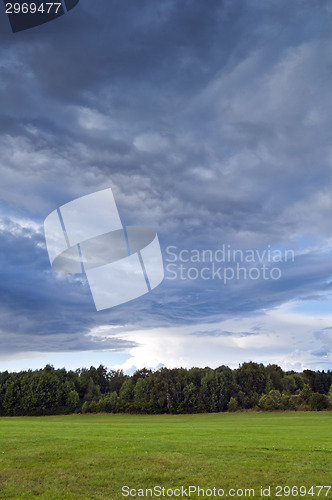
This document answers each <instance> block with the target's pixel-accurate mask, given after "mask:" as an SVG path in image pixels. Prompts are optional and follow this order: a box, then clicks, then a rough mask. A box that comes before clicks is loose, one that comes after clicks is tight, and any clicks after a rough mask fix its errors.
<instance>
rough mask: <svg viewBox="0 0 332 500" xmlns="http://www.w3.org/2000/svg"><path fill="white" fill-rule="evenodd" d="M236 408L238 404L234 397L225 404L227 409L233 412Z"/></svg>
mask: <svg viewBox="0 0 332 500" xmlns="http://www.w3.org/2000/svg"><path fill="white" fill-rule="evenodd" d="M238 409H239V405H238V403H237V401H236V399H235V398H231V399H230V401H229V403H228V405H227V410H228V411H231V412H234V411H237V410H238Z"/></svg>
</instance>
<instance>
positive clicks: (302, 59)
mask: <svg viewBox="0 0 332 500" xmlns="http://www.w3.org/2000/svg"><path fill="white" fill-rule="evenodd" d="M0 14H2V13H1V12H0ZM331 15H332V10H331V7H330V5H329V2H328V1H327V0H326V1H324V0H323V1H322V0H319V1H318V0H317V1H312V0H294V1H293V2H291V3H290V2H286V0H281V1H280V0H278V1H274V0H273V1H271V2H256V1H253V2H247V3H243V2H241V1H239V0H232V1H230V0H223V1H221V0H211V1H209V8H207V7H206V5H205V4H204V3H202V2H200V1H198V0H197V1H196V0H185V1H182V2H179V1H177V0H167V1H164V2H153V1H152V0H142V1H140V2H139V4H138V3H137V2H134V1H131V0H129V1H128V2H126V3H125V4H124V3H123V2H122V3H121V2H118V1H115V0H114V1H113V0H101V1H100V2H98V6H96V5H95V4H94V3H91V2H88V1H85V0H81V1H80V3H79V5H78V6H77V7H76V8H75V9H73V10H72V11H71V12H70V13H68V14H67V15H66V16H63V17H61V18H60V19H57V20H55V21H53V22H50V23H47V24H45V25H44V26H41V27H39V28H36V29H33V30H29V31H26V32H21V33H17V34H15V35H13V34H10V33H9V32H8V29H7V28H8V25H7V24H6V23H7V19H6V17H5V16H4V15H1V16H0V29H1V36H0V61H1V62H0V102H1V110H0V174H1V182H0V199H1V200H0V207H1V214H2V215H1V222H0V239H1V242H0V262H1V267H0V272H1V280H0V295H1V304H0V325H1V327H0V339H1V340H0V344H1V345H0V353H1V356H2V358H3V359H4V358H5V356H6V354H8V355H9V354H11V355H12V354H13V353H15V352H17V353H21V354H20V355H22V353H23V354H24V353H28V352H30V351H34V352H36V351H39V352H45V353H46V352H49V353H51V352H61V351H73V352H74V351H89V350H91V351H92V350H98V349H100V350H110V351H112V350H123V351H125V352H128V353H129V349H133V350H134V351H135V349H143V351H144V345H145V346H146V345H149V346H152V345H155V344H154V343H153V342H152V341H151V340H149V339H151V336H150V334H149V333H146V334H144V335H143V334H142V333H140V332H157V331H160V329H162V330H161V331H162V332H163V334H160V335H159V336H158V335H157V334H156V335H157V337H158V339H159V340H158V342H160V346H159V347H158V348H157V347H155V351H154V353H153V354H152V353H151V352H150V351H151V349H152V347H151V348H150V347H146V349H147V350H146V351H144V352H145V355H144V356H145V358H144V361H145V363H146V364H149V359H153V360H154V361H153V362H152V361H151V362H150V366H157V365H158V363H166V364H167V359H164V356H162V355H161V354H158V353H159V352H161V351H162V348H163V346H164V347H165V345H167V344H168V342H170V339H171V338H172V339H173V340H172V342H171V345H172V350H173V352H174V359H175V360H176V362H177V363H182V361H181V360H183V363H185V364H186V365H190V364H199V356H198V357H197V355H196V354H195V353H198V352H200V350H201V347H200V346H198V345H197V347H195V349H196V350H195V349H191V350H190V349H189V348H188V346H189V345H191V342H192V338H195V339H197V338H200V339H201V342H204V345H205V351H206V357H205V358H204V364H209V359H210V362H211V364H213V363H215V362H216V361H215V356H214V350H215V344H214V342H215V340H213V341H212V340H211V338H212V337H213V338H218V339H220V338H222V339H223V340H222V342H223V343H224V344H223V345H225V346H228V347H229V348H232V349H233V351H232V356H231V359H232V360H233V361H232V362H242V361H244V360H245V359H248V358H249V357H256V358H257V359H258V358H259V359H264V360H265V361H266V362H268V361H269V360H270V361H271V362H273V361H275V360H276V359H278V360H280V362H282V361H283V360H286V358H287V359H291V358H292V357H294V356H295V355H296V356H299V357H300V358H301V360H300V361H299V363H300V364H301V362H303V364H308V363H309V364H311V363H316V361H312V360H313V359H316V358H312V356H311V355H310V356H306V355H305V353H308V352H309V351H308V350H309V349H310V347H309V346H310V343H311V342H316V341H318V340H319V342H320V347H317V349H316V350H312V352H314V351H315V353H316V354H313V356H316V357H317V355H318V354H317V353H321V356H322V359H323V360H324V363H325V362H327V363H328V362H331V361H332V358H331V354H330V351H329V348H328V346H329V338H330V337H329V335H330V333H329V332H330V330H329V328H330V326H331V323H330V317H329V315H328V314H324V317H323V322H321V319H322V318H321V316H320V310H321V309H320V308H321V305H322V304H323V305H325V304H328V303H329V300H330V294H331V280H330V276H331V275H332V259H331V229H330V227H331V224H330V220H331V212H332V202H331V196H330V193H331V187H332V174H331V173H332V169H331V161H332V145H331V140H330V130H331V125H332V124H331V122H332V109H331V106H332V104H331V99H330V89H331V79H332V78H331V61H330V53H331V48H332V39H331V33H330V26H331ZM107 187H111V188H112V189H113V192H114V195H115V198H116V202H117V205H118V208H119V212H120V215H121V218H122V221H123V222H124V224H126V225H131V224H133V225H135V224H136V225H137V224H144V225H147V226H151V227H153V228H155V229H156V230H157V231H158V235H159V237H160V242H161V246H162V249H163V253H164V258H165V264H166V265H167V263H168V262H167V258H168V254H167V250H166V249H167V247H169V246H175V247H176V248H177V252H178V253H179V252H180V250H181V249H188V250H192V249H198V250H202V249H212V250H213V251H215V250H218V249H220V248H221V247H222V245H223V244H225V245H230V246H231V247H232V248H236V249H243V250H245V249H259V250H260V251H264V249H267V248H272V249H291V250H293V251H294V254H295V259H294V262H288V263H281V264H280V265H278V267H279V268H280V270H281V273H282V275H281V277H280V279H278V280H271V279H270V280H264V279H262V277H260V278H259V279H257V280H255V279H239V280H236V279H235V280H231V281H230V282H228V283H227V285H225V284H224V283H223V282H222V281H221V280H219V279H214V280H212V279H209V280H204V279H202V278H199V279H197V280H192V279H180V278H179V277H178V276H177V279H170V273H169V272H166V279H165V281H164V282H163V284H162V285H161V286H160V287H158V289H156V290H155V291H153V292H152V293H151V294H148V295H146V296H144V297H141V298H140V299H138V300H137V301H135V302H131V303H128V304H125V305H123V306H119V307H117V308H114V309H112V310H109V311H105V312H103V313H96V312H95V311H94V307H93V303H92V301H91V297H90V295H89V293H90V292H89V289H88V287H87V284H86V281H85V279H84V276H59V275H57V274H55V273H53V272H52V270H51V268H50V265H49V262H48V259H47V253H46V248H45V242H44V237H43V232H42V223H43V220H44V219H45V218H46V216H47V215H48V214H49V213H50V212H51V211H52V210H54V209H55V208H57V207H58V206H60V205H62V204H64V203H67V202H69V201H71V200H72V199H74V198H76V197H79V196H83V195H85V194H88V193H92V192H94V191H97V190H99V189H104V188H107ZM177 264H181V263H179V262H177ZM257 264H259V263H257V262H256V263H254V267H256V265H257ZM267 264H269V263H267ZM270 264H271V263H270ZM186 266H187V267H188V266H189V267H190V266H191V267H192V263H189V264H187V263H186ZM194 267H195V268H197V269H201V268H202V267H204V266H203V265H202V264H199V265H196V264H195V265H194ZM249 267H250V266H249ZM252 267H253V265H252ZM173 269H174V268H173ZM299 303H300V304H302V305H303V308H305V304H307V305H308V307H309V308H310V314H311V316H310V317H312V318H313V321H312V323H311V321H310V328H309V330H308V331H307V333H306V334H305V339H304V338H302V337H301V333H300V330H301V329H300V328H298V325H302V320H303V317H304V316H301V315H303V314H304V312H303V310H302V311H301V313H297V314H296V315H295V316H294V321H293V320H292V321H287V322H286V324H284V323H283V322H282V321H277V320H276V319H275V316H273V318H274V319H275V321H274V324H273V322H272V321H271V322H269V329H271V332H272V333H271V336H270V337H269V338H270V343H269V342H268V341H267V342H265V341H264V342H263V338H262V337H259V336H258V337H257V338H258V339H260V340H259V342H261V350H263V354H261V353H260V354H258V352H257V351H255V350H250V349H249V347H248V349H246V348H241V349H240V348H239V347H238V348H235V347H234V346H236V345H237V344H236V342H235V340H234V339H236V338H237V334H238V332H237V331H236V330H235V329H234V325H233V323H232V322H233V321H235V319H237V320H239V321H242V322H243V331H248V332H251V328H255V324H256V323H257V321H255V320H253V319H252V318H253V317H254V316H255V315H256V316H257V318H261V317H262V315H263V316H264V315H266V314H267V315H268V317H272V316H271V314H272V312H273V311H280V310H281V309H280V308H282V307H286V305H287V304H299ZM287 307H288V306H287ZM294 307H295V306H294ZM296 307H297V306H296ZM315 320H316V321H317V325H315ZM225 321H226V322H227V321H228V322H231V324H232V325H233V327H232V328H233V329H232V328H230V329H228V328H223V327H221V326H220V325H223V322H225ZM246 322H247V325H248V326H247V327H246V326H245V325H246ZM197 325H205V327H204V328H205V330H204V328H203V329H202V328H201V327H198V326H197ZM206 325H210V327H207V326H206ZM111 327H117V328H120V329H121V332H122V333H121V334H119V335H115V333H114V332H116V331H118V330H117V328H115V329H114V328H111ZM100 328H102V330H100ZM104 328H106V333H105V330H104ZM107 328H110V332H112V334H108V333H107ZM285 328H287V335H288V336H286V337H285V338H284V337H283V335H284V329H285ZM187 329H189V330H187ZM166 331H167V332H168V334H166V333H165V332H166ZM210 331H218V332H221V334H220V335H219V334H218V337H216V336H213V335H210V333H209V332H210ZM225 331H227V332H228V333H227V335H226V334H224V333H222V332H225ZM94 332H98V333H97V334H96V333H94ZM101 332H103V333H101ZM125 332H127V334H128V337H126V335H125ZM135 332H136V333H135ZM195 332H200V333H199V334H196V335H195V336H194V337H192V336H191V333H195ZM317 332H318V333H317ZM274 335H281V336H282V338H283V341H284V342H285V344H287V338H289V336H291V335H294V336H295V337H296V339H297V341H296V347H294V345H295V344H294V345H293V344H290V345H287V346H286V347H284V348H283V351H285V353H286V354H285V355H284V354H282V355H281V354H280V352H279V350H278V349H277V348H276V347H275V344H274V342H273V341H272V340H271V339H272V337H273V336H274ZM251 338H254V337H250V339H251ZM317 339H318V340H317ZM301 342H303V344H302V348H301V347H300V346H301ZM182 343H183V345H185V346H186V349H189V351H190V352H191V354H188V355H187V358H186V360H184V356H183V354H181V352H182V347H181V345H182ZM195 345H196V344H195ZM243 345H245V344H243ZM160 349H161V350H160ZM223 349H224V348H223ZM223 349H221V351H220V364H221V363H226V364H227V359H228V354H227V352H228V351H227V348H226V347H225V349H224V350H223ZM143 351H142V352H143ZM189 351H188V352H189ZM194 351H195V352H194ZM300 351H301V353H302V354H301V355H300V354H296V353H297V352H300ZM135 352H136V351H135ZM165 352H166V350H165ZM218 352H219V351H218ZM310 352H311V351H310ZM209 356H210V357H209ZM324 356H325V357H324ZM326 356H327V358H326ZM111 359H112V358H111V355H110V364H111V362H112V361H111ZM326 360H327V361H326ZM286 362H287V363H288V361H287V360H286V361H285V363H286ZM128 363H129V364H130V362H129V361H128V362H127V364H128ZM133 363H134V364H135V363H136V361H133ZM140 363H141V362H140ZM174 363H175V361H174ZM136 364H137V363H136ZM126 366H127V365H126ZM127 367H129V366H127Z"/></svg>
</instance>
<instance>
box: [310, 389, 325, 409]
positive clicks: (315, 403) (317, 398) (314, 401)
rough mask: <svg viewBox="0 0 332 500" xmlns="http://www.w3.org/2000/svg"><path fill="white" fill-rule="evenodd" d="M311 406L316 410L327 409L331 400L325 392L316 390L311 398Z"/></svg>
mask: <svg viewBox="0 0 332 500" xmlns="http://www.w3.org/2000/svg"><path fill="white" fill-rule="evenodd" d="M309 403H310V408H311V409H312V410H314V411H321V410H326V409H327V408H328V407H329V400H328V397H327V396H325V394H320V393H319V392H314V393H313V394H312V396H311V397H310V400H309Z"/></svg>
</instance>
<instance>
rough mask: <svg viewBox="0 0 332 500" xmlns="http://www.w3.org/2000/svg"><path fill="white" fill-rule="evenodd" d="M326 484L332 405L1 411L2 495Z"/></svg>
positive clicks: (331, 463) (330, 471) (108, 494)
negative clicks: (259, 409)
mask: <svg viewBox="0 0 332 500" xmlns="http://www.w3.org/2000/svg"><path fill="white" fill-rule="evenodd" d="M331 484H332V412H324V413H311V412H310V413H309V412H308V413H271V414H266V413H265V414H263V413H236V414H201V415H178V416H172V415H160V416H131V415H73V416H63V417H59V416H56V417H22V418H21V417H18V418H0V498H19V499H20V498H27V499H30V498H35V497H39V498H45V499H56V498H59V499H60V498H66V499H71V500H72V499H75V498H107V499H118V498H142V497H139V496H137V497H133V496H132V497H124V496H122V492H121V488H122V486H124V485H128V486H130V487H131V488H136V489H139V488H144V489H145V488H152V487H153V486H157V485H159V486H161V487H165V488H173V489H175V488H176V487H179V486H185V487H188V486H189V485H197V486H200V487H202V488H213V487H216V488H223V489H224V490H225V497H226V494H227V493H228V489H229V488H235V489H238V488H242V489H245V488H254V489H255V497H253V496H251V498H261V495H260V487H261V485H263V486H265V487H266V486H267V485H271V486H273V487H275V486H276V485H282V486H286V485H288V486H294V485H296V486H306V487H307V488H308V489H309V487H310V486H312V485H314V486H316V485H331ZM273 491H274V490H273V489H272V490H271V497H270V498H278V497H276V496H275V495H274V494H273V493H272V492H273ZM303 491H304V490H303ZM314 491H315V495H314V496H312V495H310V494H307V493H305V494H304V495H303V496H302V497H301V496H300V495H299V498H318V496H317V493H318V489H317V490H314ZM326 491H327V490H322V491H321V493H320V496H319V498H332V488H331V491H330V492H329V494H328V496H327V497H326V496H325V495H326ZM294 493H295V491H294ZM145 498H146V497H145ZM148 498H157V497H151V496H150V497H148ZM161 498H162V497H161ZM163 498H170V496H169V497H167V496H164V497H163ZM173 498H176V497H175V496H174V497H173ZM184 498H185V497H184ZM190 498H208V497H207V496H204V497H203V496H202V495H201V496H200V497H198V495H197V493H196V494H192V495H191V497H190ZM212 498H213V497H212ZM215 498H218V497H215ZM234 498H242V497H240V496H234ZM243 498H245V497H244V496H243ZM280 498H286V496H284V497H282V496H281V497H280ZM290 498H294V497H292V496H290Z"/></svg>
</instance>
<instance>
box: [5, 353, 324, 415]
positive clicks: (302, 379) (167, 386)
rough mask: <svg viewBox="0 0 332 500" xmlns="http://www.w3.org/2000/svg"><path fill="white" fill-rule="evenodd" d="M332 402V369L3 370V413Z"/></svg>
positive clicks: (316, 406) (311, 406)
mask: <svg viewBox="0 0 332 500" xmlns="http://www.w3.org/2000/svg"><path fill="white" fill-rule="evenodd" d="M329 407H332V372H331V371H327V372H324V371H316V372H315V371H311V370H304V371H303V372H302V373H296V372H294V371H287V372H285V371H283V370H282V369H281V368H280V367H279V366H278V365H275V364H271V365H268V366H264V365H263V364H258V363H254V362H252V361H250V362H247V363H243V364H242V365H240V366H239V367H238V368H237V369H233V370H232V369H230V368H229V367H227V366H220V367H218V368H215V369H212V368H208V367H206V368H190V369H185V368H174V369H168V368H161V369H159V370H157V371H152V370H148V369H146V368H144V369H141V370H137V371H136V372H135V373H134V374H133V375H131V376H129V375H126V374H124V373H123V371H122V370H107V369H106V368H105V367H104V366H103V365H100V366H99V367H98V368H95V367H93V366H92V367H90V368H89V369H87V368H81V369H78V370H76V371H71V370H70V371H67V370H65V369H64V368H63V369H55V368H53V366H50V365H46V366H45V368H43V369H41V370H35V371H32V370H28V371H21V372H19V373H8V372H7V371H5V372H1V373H0V415H1V416H25V415H27V416H35V415H36V416H37V415H56V414H68V413H94V412H107V413H141V414H158V413H175V414H179V413H203V412H209V413H212V412H224V411H237V410H248V409H256V410H263V411H275V410H296V409H299V410H324V409H328V408H329Z"/></svg>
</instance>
